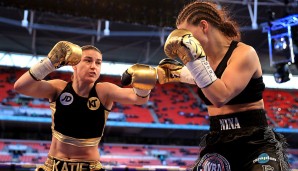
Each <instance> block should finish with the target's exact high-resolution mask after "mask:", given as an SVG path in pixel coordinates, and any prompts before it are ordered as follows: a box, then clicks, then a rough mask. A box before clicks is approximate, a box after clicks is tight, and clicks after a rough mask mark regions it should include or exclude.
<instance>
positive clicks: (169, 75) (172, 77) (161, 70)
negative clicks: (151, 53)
mask: <svg viewBox="0 0 298 171" xmlns="http://www.w3.org/2000/svg"><path fill="white" fill-rule="evenodd" d="M182 67H183V64H181V63H180V62H178V61H176V60H174V59H170V58H166V59H163V60H161V61H160V62H159V64H158V66H157V67H156V70H157V75H158V82H159V84H165V83H168V82H180V74H181V69H182Z"/></svg>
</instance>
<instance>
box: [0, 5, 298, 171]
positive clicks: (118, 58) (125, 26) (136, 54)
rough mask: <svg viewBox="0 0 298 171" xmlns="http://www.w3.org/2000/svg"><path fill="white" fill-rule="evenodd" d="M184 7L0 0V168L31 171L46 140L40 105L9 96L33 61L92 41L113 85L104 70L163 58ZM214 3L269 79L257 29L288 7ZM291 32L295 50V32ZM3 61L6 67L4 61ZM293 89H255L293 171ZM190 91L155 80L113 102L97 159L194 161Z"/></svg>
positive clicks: (121, 163)
mask: <svg viewBox="0 0 298 171" xmlns="http://www.w3.org/2000/svg"><path fill="white" fill-rule="evenodd" d="M187 2H188V1H182V0H176V1H174V0H173V1H172V0H171V1H170V0H161V1H157V0H152V1H136V0H123V1H120V0H119V1H117V0H114V1H105V0H102V1H87V0H75V1H67V0H65V1H60V0H54V1H37V0H31V1H26V0H25V1H9V0H7V1H5V0H4V1H0V42H1V43H0V51H1V52H2V53H1V56H0V63H1V67H0V86H1V87H0V90H1V92H0V101H1V104H0V119H1V120H0V129H1V132H0V138H1V139H0V166H1V167H0V169H1V170H32V168H33V167H34V166H35V164H41V163H42V162H43V161H44V159H45V157H46V155H47V150H48V148H49V143H50V138H51V130H50V112H49V106H48V102H46V101H45V100H44V99H32V98H30V97H26V96H23V95H20V94H17V93H16V92H15V91H14V90H13V87H12V86H13V83H14V81H15V80H16V78H18V77H19V76H20V75H21V74H22V73H23V72H25V71H26V70H27V67H29V66H30V64H32V63H33V61H34V60H36V59H37V58H38V57H39V56H45V55H46V54H47V53H48V52H49V50H50V49H51V47H52V46H53V45H54V44H55V43H56V42H58V41H60V40H68V41H71V42H73V43H76V44H79V45H85V44H93V45H95V46H97V47H98V48H99V49H100V50H101V51H102V52H103V54H104V56H103V57H104V60H105V61H107V62H109V64H110V65H108V66H109V67H107V68H106V70H107V72H106V73H104V74H103V75H102V76H101V78H100V81H111V82H114V83H115V84H118V85H120V76H119V74H115V73H119V72H120V73H121V69H119V68H111V66H113V64H122V63H123V64H124V63H126V64H132V63H137V62H139V63H144V64H149V65H153V66H156V65H157V64H158V62H159V61H160V60H161V59H163V58H164V57H165V55H164V53H163V48H162V47H163V46H162V45H163V43H164V39H165V38H166V36H167V35H168V33H169V32H170V31H171V30H172V29H173V28H174V24H175V16H177V14H178V11H179V9H180V8H181V7H182V6H183V5H184V4H185V3H187ZM214 2H216V3H218V5H219V6H228V7H230V9H231V11H232V16H233V17H234V18H235V19H236V20H237V21H238V22H239V23H240V26H241V32H242V36H243V41H244V42H245V43H247V44H250V45H252V46H254V47H255V48H256V50H257V52H258V53H259V56H260V60H261V63H262V66H263V72H264V74H268V75H273V74H274V73H275V72H276V68H275V66H271V65H270V61H269V55H268V48H269V47H268V38H267V33H266V32H264V31H263V30H262V23H263V24H264V23H268V22H270V21H274V20H275V19H279V18H283V17H286V16H288V15H293V14H294V15H295V14H296V12H297V1H294V0H293V1H290V0H288V1H283V0H282V1H279V0H274V1H273V0H272V1H257V0H256V1H250V0H234V1H228V2H226V1H221V0H215V1H214ZM255 4H257V5H255ZM255 11H257V12H255ZM273 14H274V15H273ZM256 24H257V25H256ZM292 30H293V42H294V45H295V43H296V36H295V35H296V34H297V33H296V32H297V31H296V27H295V26H293V27H292ZM16 54H18V55H19V56H20V54H25V55H27V56H31V58H30V60H27V61H25V62H23V60H20V61H22V62H23V63H22V64H18V61H16V59H17V58H13V57H12V56H14V55H16ZM9 57H11V58H9ZM20 57H21V56H20ZM7 58H8V59H10V60H8V61H9V62H10V65H9V66H7V65H5V63H7V64H8V62H7V61H6V60H7ZM285 58H287V57H285ZM1 60H2V61H1ZM4 60H5V61H4ZM296 65H297V64H295V63H293V64H292V65H290V66H289V67H290V70H291V72H292V73H293V75H297V73H298V71H297V66H296ZM115 70H116V71H115ZM70 75H71V73H70V72H67V71H60V72H55V73H53V74H51V75H49V77H48V78H63V79H65V80H69V78H70ZM283 84H285V83H283ZM297 89H298V87H297V88H296V89H278V88H272V87H271V88H267V89H266V91H265V93H264V99H265V105H266V110H267V116H268V122H269V123H270V124H271V125H272V126H274V127H276V129H277V130H278V131H279V132H282V133H283V134H284V135H285V136H286V138H287V139H288V143H289V147H290V149H289V160H290V163H291V166H292V168H293V169H296V168H298V150H297V149H298V143H297V142H298V138H297V135H298V134H297V132H298V131H297V128H298V122H297V119H298V116H297V113H298V105H297V102H298V91H297ZM37 91H38V90H37ZM195 92H196V88H195V87H193V86H189V85H185V84H168V85H166V86H165V85H164V86H160V85H159V84H157V86H156V88H155V89H154V90H153V92H152V95H151V98H150V102H149V103H148V104H146V105H144V106H133V105H127V106H123V105H120V104H115V105H114V108H113V110H112V113H111V115H110V117H109V121H108V124H107V126H106V128H105V134H104V137H103V139H102V142H101V144H100V146H99V148H100V150H101V156H102V162H103V163H104V164H105V165H106V166H111V167H109V169H111V170H112V169H114V170H115V169H120V170H121V169H122V170H124V169H130V170H134V169H142V170H146V169H149V168H150V169H152V168H155V169H156V170H158V169H164V168H171V169H182V170H183V169H185V168H186V167H187V166H188V165H189V164H191V163H192V162H193V161H194V160H195V159H196V157H197V154H198V151H199V149H198V143H199V139H200V138H201V137H202V136H203V135H204V134H205V133H206V131H207V130H208V117H207V113H206V109H205V106H204V104H202V103H201V101H200V99H199V98H198V97H197V96H196V94H195ZM181 94H183V96H181ZM236 150H241V149H236ZM151 167H152V168H151Z"/></svg>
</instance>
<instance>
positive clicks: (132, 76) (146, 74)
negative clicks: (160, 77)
mask: <svg viewBox="0 0 298 171" xmlns="http://www.w3.org/2000/svg"><path fill="white" fill-rule="evenodd" d="M156 81H157V73H156V69H155V68H153V67H151V66H148V65H144V64H134V65H132V66H131V67H129V68H128V69H127V70H126V71H125V72H124V73H123V74H122V77H121V84H122V85H123V86H127V85H131V86H132V87H133V88H134V91H135V93H136V94H137V95H138V96H141V97H147V96H148V95H149V94H150V90H151V89H153V88H154V86H155V84H156Z"/></svg>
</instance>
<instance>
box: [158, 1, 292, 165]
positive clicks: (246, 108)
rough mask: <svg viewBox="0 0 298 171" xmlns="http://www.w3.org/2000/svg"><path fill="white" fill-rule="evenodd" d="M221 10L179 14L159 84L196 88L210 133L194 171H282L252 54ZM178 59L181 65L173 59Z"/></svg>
mask: <svg viewBox="0 0 298 171" xmlns="http://www.w3.org/2000/svg"><path fill="white" fill-rule="evenodd" d="M224 9H225V8H221V9H218V8H217V5H216V4H215V3H211V2H199V1H194V2H191V3H189V4H188V5H186V6H185V7H184V8H183V9H182V11H181V12H180V13H179V15H178V17H177V20H176V26H177V29H176V30H174V31H172V32H171V33H170V35H169V36H168V38H167V40H166V43H165V46H164V51H165V54H166V55H167V56H168V57H169V58H168V59H164V60H162V61H161V62H160V64H159V65H158V67H157V73H158V80H159V83H161V84H165V83H167V82H183V83H189V84H196V85H197V86H198V88H199V90H198V94H199V96H200V97H201V98H202V100H203V101H204V102H205V103H206V105H207V110H208V114H209V116H210V117H209V118H210V132H209V133H208V134H207V135H206V136H205V137H204V138H203V139H202V142H201V148H202V151H201V152H200V154H199V158H198V160H197V161H196V162H195V164H194V165H193V166H192V167H191V168H190V169H191V170H194V171H213V170H221V171H288V170H289V165H288V161H287V157H286V153H285V145H286V142H285V139H284V138H283V136H282V135H280V134H278V133H276V132H274V130H273V129H272V128H271V127H269V126H268V124H267V119H266V116H265V109H264V101H263V97H262V93H263V91H264V88H265V85H264V83H263V79H262V68H261V64H260V61H259V58H258V55H257V53H256V51H255V49H254V48H253V47H251V46H249V45H247V44H245V43H243V42H240V32H239V29H238V27H237V23H236V22H234V21H233V20H231V19H230V17H229V16H228V15H227V12H226V11H225V10H224ZM176 57H179V59H180V60H181V61H182V63H183V64H181V63H180V62H179V61H176V60H174V58H176Z"/></svg>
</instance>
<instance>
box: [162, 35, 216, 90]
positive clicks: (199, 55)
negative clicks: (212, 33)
mask: <svg viewBox="0 0 298 171" xmlns="http://www.w3.org/2000/svg"><path fill="white" fill-rule="evenodd" d="M164 52H165V54H166V55H167V56H168V57H169V58H172V59H174V58H176V57H177V56H178V57H179V58H180V59H181V61H182V62H183V64H185V66H186V67H187V69H188V70H189V71H190V73H191V75H192V76H193V78H194V80H195V82H196V84H197V85H198V87H200V88H205V87H207V86H209V85H211V84H212V83H213V82H214V81H215V80H216V79H217V77H216V75H215V73H214V71H213V70H212V68H211V67H210V65H209V62H208V61H207V59H206V55H205V52H204V50H203V48H202V46H201V44H200V42H199V41H198V40H197V39H196V38H194V37H193V35H192V33H191V32H190V31H188V30H185V29H176V30H174V31H172V32H171V33H170V35H169V36H168V38H167V40H166V42H165V46H164Z"/></svg>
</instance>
